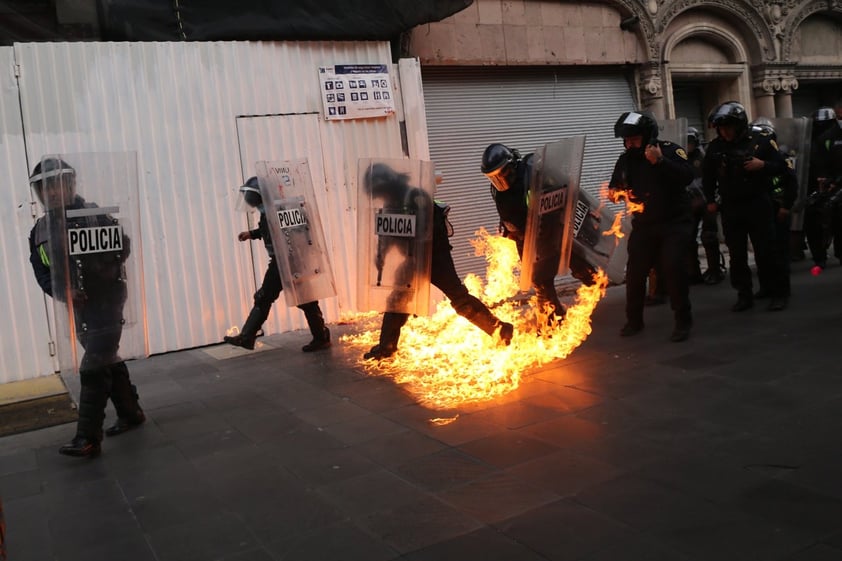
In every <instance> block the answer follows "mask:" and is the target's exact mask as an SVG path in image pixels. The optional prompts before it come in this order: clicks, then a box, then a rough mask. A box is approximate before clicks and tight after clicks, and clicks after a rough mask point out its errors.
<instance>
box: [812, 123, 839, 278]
mask: <svg viewBox="0 0 842 561" xmlns="http://www.w3.org/2000/svg"><path fill="white" fill-rule="evenodd" d="M833 128H839V127H838V126H837V124H836V112H835V111H834V110H833V108H832V107H820V108H819V109H817V110H816V111H814V112H813V129H812V132H811V137H812V138H811V141H812V142H811V153H810V178H809V184H808V185H807V192H808V194H807V201H806V206H805V208H804V234H805V235H806V237H807V247H808V248H809V249H810V255H811V256H812V257H813V263H814V264H815V265H816V266H818V267H820V268H822V269H824V268H825V267H826V266H827V248H828V246H829V245H830V242H831V240H832V239H833V224H832V208H831V199H832V198H833V195H834V193H833V192H832V191H831V189H830V187H831V185H829V184H828V182H827V179H826V178H825V173H826V172H825V171H824V170H823V168H825V167H826V146H825V145H824V144H823V143H822V142H821V141H820V140H819V139H821V138H822V137H823V136H824V135H825V134H828V133H829V132H830V130H831V129H833ZM820 176H821V177H822V181H821V183H819V180H818V179H819V177H820Z"/></svg>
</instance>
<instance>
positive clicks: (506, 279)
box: [340, 230, 608, 409]
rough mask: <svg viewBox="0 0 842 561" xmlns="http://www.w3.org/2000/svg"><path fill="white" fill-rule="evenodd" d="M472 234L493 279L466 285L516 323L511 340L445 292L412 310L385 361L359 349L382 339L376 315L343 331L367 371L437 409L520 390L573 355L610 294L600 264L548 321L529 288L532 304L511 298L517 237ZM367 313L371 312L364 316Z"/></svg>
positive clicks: (474, 279)
mask: <svg viewBox="0 0 842 561" xmlns="http://www.w3.org/2000/svg"><path fill="white" fill-rule="evenodd" d="M478 234H479V236H480V238H479V240H477V241H475V242H474V246H475V248H476V249H477V251H478V252H480V251H482V252H484V253H485V257H486V261H487V262H488V266H489V269H488V273H487V277H488V284H486V285H485V286H483V283H482V280H481V279H479V277H476V276H475V275H472V276H469V279H466V284H468V283H470V284H468V287H469V290H470V291H471V293H472V294H474V295H477V296H478V297H479V298H480V299H481V300H483V301H484V302H485V303H486V304H488V305H489V306H492V307H493V308H492V311H493V312H494V314H495V315H496V316H497V317H499V318H500V319H501V320H503V321H508V322H510V323H512V324H514V326H515V335H514V338H513V340H512V343H511V346H508V347H506V346H504V345H503V344H502V343H501V342H500V339H499V337H497V336H495V337H489V336H488V335H486V334H485V333H484V332H483V331H481V330H480V329H478V328H476V327H475V326H474V325H472V324H471V323H470V322H468V320H466V319H465V318H463V317H461V316H459V315H458V314H457V313H456V312H455V311H454V310H453V308H452V307H451V305H450V302H449V301H448V300H444V301H442V302H440V303H439V305H438V307H437V309H436V312H435V313H434V314H433V315H432V316H431V317H413V318H410V320H409V321H408V322H407V324H406V325H405V326H404V328H403V330H402V331H401V339H400V345H399V349H398V352H397V353H395V355H394V356H393V357H391V358H389V359H387V360H384V361H381V362H375V361H365V360H363V359H362V358H361V357H362V354H363V353H364V352H365V351H367V350H368V349H369V348H370V347H371V346H373V345H375V344H377V342H378V339H379V322H378V324H375V325H372V324H373V323H374V322H373V321H372V322H371V323H367V325H366V326H364V329H366V330H365V331H363V332H361V333H358V334H349V335H344V336H342V337H341V338H340V340H342V341H343V342H345V343H348V344H349V345H350V346H351V348H352V350H354V351H357V352H359V356H360V359H359V360H358V365H360V366H362V368H363V369H364V370H365V371H366V373H369V374H372V375H379V376H388V377H390V378H392V379H394V380H395V382H397V383H398V384H404V385H406V388H407V389H408V390H409V391H410V392H411V393H412V394H414V395H415V396H416V397H417V398H418V400H419V402H421V403H422V404H423V405H426V406H428V407H432V408H436V409H452V408H454V407H456V406H459V405H464V404H468V403H474V402H480V401H487V400H490V399H494V398H495V397H498V396H501V395H505V394H507V393H509V392H511V391H513V390H515V389H516V388H517V387H518V385H519V384H520V379H521V376H522V374H523V373H524V372H526V371H528V370H529V369H532V368H535V367H538V366H541V365H543V364H547V363H549V362H552V361H555V360H558V359H563V358H565V357H567V356H569V355H570V353H571V352H573V350H574V349H575V348H576V347H578V346H579V345H580V344H581V343H582V341H584V340H585V339H586V338H587V336H588V335H590V333H591V314H592V312H593V310H594V308H595V307H596V304H597V303H598V302H599V300H600V299H601V298H602V296H604V295H605V289H606V287H607V285H608V278H607V276H606V275H605V274H604V273H603V272H602V271H598V272H597V274H596V275H595V277H594V278H595V281H596V282H595V284H594V285H593V286H590V287H588V286H584V285H583V286H582V287H580V288H579V290H578V291H577V294H576V298H575V302H574V304H573V305H571V306H570V307H569V308H568V310H567V316H566V319H565V320H564V322H562V323H561V324H557V323H548V321H547V317H548V315H547V312H546V310H541V309H539V306H538V304H537V298H536V297H535V296H532V297H531V298H530V299H529V302H528V305H527V306H523V305H521V303H520V302H516V301H513V300H512V299H511V297H512V296H513V295H515V294H517V293H518V288H517V280H516V275H515V274H514V273H513V271H514V270H515V269H516V268H517V266H516V263H517V262H518V259H517V249H516V248H515V244H514V242H512V241H511V240H507V239H505V238H502V237H500V236H490V235H489V234H488V233H487V232H486V231H485V230H481V231H480V232H478ZM367 321H369V320H367Z"/></svg>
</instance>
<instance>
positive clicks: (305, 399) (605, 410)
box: [0, 262, 842, 561]
mask: <svg viewBox="0 0 842 561" xmlns="http://www.w3.org/2000/svg"><path fill="white" fill-rule="evenodd" d="M809 266H810V263H808V262H799V263H796V264H794V265H793V298H792V300H791V304H790V308H789V309H787V310H786V311H783V312H769V311H766V310H765V308H764V307H763V306H761V305H760V302H758V306H756V307H755V308H754V309H753V310H751V311H749V312H746V313H742V314H734V313H732V312H730V311H729V308H730V305H731V304H732V303H733V301H734V300H735V293H734V291H733V289H731V288H730V287H729V286H728V283H727V282H726V283H723V284H720V285H717V286H713V287H708V286H694V287H693V288H692V293H691V297H692V301H693V306H694V315H695V326H694V329H693V332H692V336H691V338H690V340H689V341H687V342H684V343H679V344H674V343H669V342H668V341H667V338H668V336H669V333H670V331H671V328H672V320H671V314H670V311H669V309H668V306H659V307H652V308H647V310H646V329H645V330H644V331H643V333H641V334H640V335H638V336H636V337H631V338H620V337H619V336H618V330H619V328H620V327H621V325H622V324H623V306H624V293H623V288H622V287H613V288H610V289H609V290H608V294H607V295H606V297H605V298H604V299H603V301H601V302H600V304H599V305H598V307H597V309H596V311H595V313H594V316H593V333H592V334H591V336H590V337H589V338H588V339H587V341H585V342H584V343H583V344H582V346H581V347H579V348H578V349H577V350H576V351H575V352H574V353H573V354H572V355H571V356H570V357H569V358H568V359H567V360H562V361H557V362H555V363H553V364H551V365H548V366H547V367H544V368H541V369H540V370H537V371H534V372H529V373H526V376H525V378H524V381H523V383H522V385H521V387H520V388H519V389H518V390H516V391H515V392H513V393H512V394H509V395H507V396H505V397H503V398H500V399H497V400H495V401H493V402H490V403H485V404H482V405H480V406H471V407H466V408H465V410H464V411H460V417H459V419H458V420H457V421H456V422H454V423H452V424H449V425H445V426H435V425H433V424H431V423H430V422H429V419H430V418H432V417H435V416H438V415H439V413H438V412H435V411H430V410H427V409H425V408H424V407H422V406H420V405H419V404H417V403H416V402H415V400H414V399H413V398H412V396H410V395H409V394H407V393H405V392H404V391H403V390H402V389H401V388H400V387H397V386H396V385H395V384H394V383H393V382H391V381H390V380H387V379H383V378H372V377H367V376H365V375H364V374H363V373H362V372H361V371H359V370H358V369H356V368H355V367H354V365H353V360H352V359H353V358H354V357H352V356H350V355H349V354H348V352H347V349H343V346H342V345H341V344H337V345H334V347H333V348H332V349H331V350H330V351H328V352H324V353H315V354H303V353H301V352H300V351H299V348H300V346H301V345H302V344H303V343H304V342H306V340H307V339H309V338H308V337H306V336H305V333H304V332H294V333H288V334H283V335H275V336H271V337H267V338H266V339H265V340H264V343H265V344H264V348H263V350H261V351H260V352H252V353H245V352H241V351H239V350H238V349H234V348H232V347H227V346H218V347H210V348H205V349H192V350H187V351H182V352H176V353H170V354H165V355H160V356H154V357H151V358H149V359H146V360H141V361H133V362H132V363H131V364H130V368H131V372H132V377H133V379H134V381H135V382H136V383H137V384H138V386H139V390H140V393H141V401H142V404H143V406H144V408H145V410H146V414H147V416H148V422H147V423H146V424H145V425H144V426H143V427H142V428H140V429H139V430H136V431H133V432H130V433H127V434H125V435H121V436H119V437H117V438H109V439H107V440H106V441H105V442H104V447H103V455H102V456H101V457H100V458H98V459H96V460H79V459H73V458H66V457H63V456H59V455H58V453H57V448H58V446H59V445H60V444H62V443H64V442H65V441H67V440H68V439H69V438H70V437H71V436H72V432H73V425H62V426H57V427H51V428H48V429H42V430H38V431H34V432H29V433H25V434H20V435H15V436H9V437H5V438H1V439H0V496H2V500H3V503H4V506H5V512H6V522H7V526H8V547H9V559H10V560H11V561H55V560H60V561H75V560H85V561H99V560H103V561H105V560H108V561H112V560H120V561H150V560H155V561H193V560H196V561H206V560H224V561H272V560H274V561H280V560H295V561H310V560H327V561H332V560H343V561H355V560H360V561H389V560H396V559H401V560H407V561H433V560H435V561H445V560H459V561H464V560H473V559H482V560H484V561H497V560H499V561H539V560H556V561H566V560H571V561H572V560H580V561H616V560H633V561H656V560H664V561H683V560H705V561H726V560H731V559H733V560H740V561H746V560H767V559H768V560H791V561H808V560H809V561H820V560H839V559H842V477H840V474H842V447H840V445H839V443H840V441H841V440H840V435H842V369H840V366H839V362H840V356H842V354H840V347H839V346H837V345H840V341H842V338H840V331H841V330H842V267H840V266H839V264H838V263H834V266H832V267H830V268H829V269H827V270H826V271H825V272H824V273H823V274H822V275H820V276H818V277H813V276H811V275H810V273H809ZM331 328H332V330H333V331H334V335H338V334H340V333H342V332H343V330H347V327H343V326H332V327H331ZM73 383H74V382H73V381H72V380H71V386H72V384H73ZM71 389H72V390H73V391H74V392H75V391H78V387H72V388H71ZM113 416H114V413H113V409H111V408H110V406H109V412H108V419H107V420H106V422H107V423H110V422H111V421H112V420H113Z"/></svg>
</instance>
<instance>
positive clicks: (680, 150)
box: [675, 148, 687, 160]
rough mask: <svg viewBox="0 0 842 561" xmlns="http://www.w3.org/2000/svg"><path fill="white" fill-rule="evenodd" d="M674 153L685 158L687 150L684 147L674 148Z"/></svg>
mask: <svg viewBox="0 0 842 561" xmlns="http://www.w3.org/2000/svg"><path fill="white" fill-rule="evenodd" d="M675 153H676V154H678V155H679V156H680V157H681V159H683V160H686V159H687V152H685V151H684V148H676V149H675Z"/></svg>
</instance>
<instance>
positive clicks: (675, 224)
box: [608, 111, 693, 342]
mask: <svg viewBox="0 0 842 561" xmlns="http://www.w3.org/2000/svg"><path fill="white" fill-rule="evenodd" d="M614 136H615V137H618V138H622V139H623V146H624V147H625V152H623V153H622V154H621V155H620V157H619V158H618V159H617V163H616V164H615V166H614V172H613V173H612V175H611V181H610V182H609V184H608V192H609V197H610V198H611V199H612V200H613V201H615V202H616V201H617V200H618V197H620V192H621V191H624V192H625V193H626V195H625V196H627V197H628V198H629V200H631V201H635V202H639V203H642V204H643V209H642V210H641V211H638V212H635V213H634V214H633V217H632V231H631V234H629V241H628V251H629V257H628V263H627V266H626V324H625V325H624V326H623V328H622V329H621V330H620V335H621V336H623V337H628V336H631V335H635V334H637V333H639V332H640V331H642V330H643V326H644V324H643V307H644V298H645V296H646V278H647V276H648V274H649V271H650V270H651V269H652V268H657V270H658V271H659V274H660V275H661V276H662V277H663V281H664V283H665V284H666V288H667V294H669V298H670V307H671V308H672V311H673V314H674V318H675V325H674V329H673V331H672V334H671V335H670V341H673V342H681V341H684V340H686V339H687V338H688V337H689V336H690V328H691V326H692V324H693V317H692V314H691V308H690V287H689V283H688V279H687V268H686V266H685V263H686V260H685V256H686V255H687V247H688V245H689V244H690V240H691V239H692V235H693V234H692V226H693V221H692V212H691V207H690V198H689V195H688V193H687V189H686V187H687V184H688V183H690V182H691V181H692V179H693V169H692V167H691V165H690V163H689V162H688V160H687V154H686V152H685V151H684V149H683V148H681V147H680V146H678V145H676V144H674V143H672V142H668V141H661V140H658V123H657V121H656V120H655V118H654V117H653V116H652V115H650V114H648V113H640V112H636V111H630V112H626V113H623V114H622V115H620V118H619V119H618V120H617V122H616V123H615V125H614Z"/></svg>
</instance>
